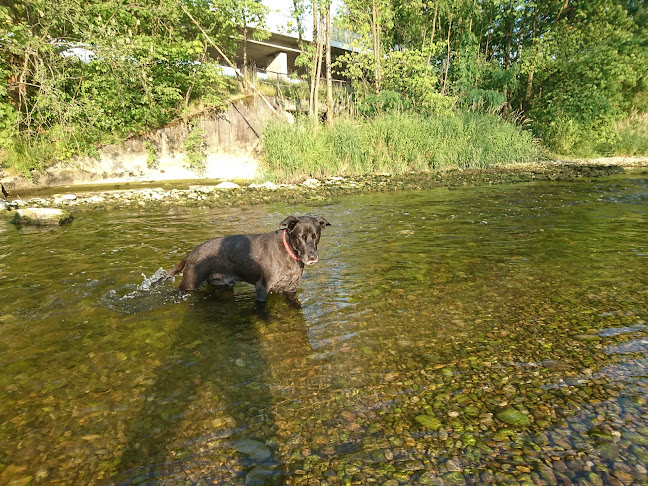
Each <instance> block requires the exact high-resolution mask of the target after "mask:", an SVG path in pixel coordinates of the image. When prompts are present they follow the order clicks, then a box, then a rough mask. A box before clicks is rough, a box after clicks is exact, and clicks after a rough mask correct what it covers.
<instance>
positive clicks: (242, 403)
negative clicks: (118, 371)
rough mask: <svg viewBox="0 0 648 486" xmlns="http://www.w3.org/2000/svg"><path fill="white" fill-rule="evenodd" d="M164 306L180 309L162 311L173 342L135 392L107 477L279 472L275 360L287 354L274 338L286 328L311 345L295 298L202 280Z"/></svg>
mask: <svg viewBox="0 0 648 486" xmlns="http://www.w3.org/2000/svg"><path fill="white" fill-rule="evenodd" d="M145 280H146V279H145ZM163 285H164V287H170V286H171V284H170V283H169V282H167V283H166V284H163ZM207 287H209V286H207ZM156 290H157V289H154V291H153V292H152V293H155V291H156ZM163 292H164V291H163ZM138 293H139V292H138ZM177 295H178V294H176V296H177ZM135 305H136V306H137V304H135ZM145 307H147V306H146V305H145ZM163 311H166V312H172V313H177V319H170V320H169V319H168V315H167V316H165V320H168V321H170V322H172V324H171V325H170V326H167V330H168V332H171V333H173V335H174V340H173V344H172V345H171V346H170V347H168V351H167V354H166V356H158V357H157V362H156V368H155V371H154V372H153V373H152V375H151V376H150V377H149V378H148V379H147V385H148V386H147V387H146V388H145V389H144V391H143V392H142V396H140V397H138V400H137V403H138V404H139V406H141V408H140V409H139V411H137V412H134V416H133V417H132V419H131V420H130V423H129V425H128V426H127V427H126V430H125V432H124V437H123V438H122V440H121V441H122V442H123V443H125V446H124V449H123V451H122V453H121V456H120V459H119V462H118V463H117V464H116V466H115V468H114V471H115V474H114V476H113V478H112V481H111V484H119V485H128V484H142V483H145V484H150V483H155V482H157V481H163V480H165V479H172V480H174V481H188V482H194V481H202V482H204V481H208V482H217V483H227V484H231V483H234V482H241V483H242V482H245V484H273V483H274V482H277V481H280V479H281V474H282V468H281V461H280V458H278V457H276V454H275V453H276V443H274V442H273V441H274V440H276V437H277V435H276V432H277V431H276V426H275V423H274V412H273V407H274V405H275V399H274V397H273V381H274V378H273V370H272V368H273V362H275V360H277V359H278V360H282V359H285V358H286V356H282V354H284V351H282V348H281V347H278V346H275V345H274V344H273V343H271V342H269V341H272V340H273V339H277V340H278V341H280V342H281V341H283V340H284V339H285V336H287V335H288V334H289V335H290V341H291V342H292V343H293V344H297V346H298V347H299V348H300V349H302V350H304V349H305V350H309V349H310V347H309V346H308V343H307V339H306V325H305V321H304V317H303V315H302V312H301V308H300V305H299V304H298V302H295V301H293V300H290V299H287V298H286V297H284V296H282V295H270V296H269V300H268V303H266V304H259V303H257V302H255V297H254V289H253V288H252V287H250V286H247V285H245V286H241V287H240V288H239V287H237V288H236V289H235V290H234V289H231V288H230V289H212V288H208V289H204V288H203V289H202V290H199V291H197V292H194V293H193V294H191V295H189V296H186V298H181V299H178V300H176V304H175V305H173V308H169V306H164V308H163ZM269 334H270V335H272V336H274V338H273V337H272V336H270V337H268V335H269ZM295 335H296V336H295ZM281 336H283V337H281ZM295 337H296V339H295ZM295 341H297V342H296V343H295ZM286 349H288V348H286ZM292 349H294V348H292ZM285 352H287V353H291V354H292V352H293V351H292V350H287V351H285Z"/></svg>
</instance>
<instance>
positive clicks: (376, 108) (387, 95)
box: [358, 90, 410, 116]
mask: <svg viewBox="0 0 648 486" xmlns="http://www.w3.org/2000/svg"><path fill="white" fill-rule="evenodd" d="M409 106H410V104H409V103H408V102H407V101H405V100H403V99H402V98H401V95H400V94H399V93H397V92H395V91H390V90H383V91H381V92H380V93H379V94H377V95H376V94H372V95H369V96H367V97H366V98H365V99H363V100H362V101H360V103H358V111H359V112H360V114H362V115H364V116H376V115H379V114H383V113H388V112H390V111H403V110H406V109H408V108H409Z"/></svg>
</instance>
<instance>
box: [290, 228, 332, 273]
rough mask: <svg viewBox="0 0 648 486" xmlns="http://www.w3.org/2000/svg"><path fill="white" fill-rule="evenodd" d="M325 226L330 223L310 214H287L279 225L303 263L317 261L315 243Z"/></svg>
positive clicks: (308, 263) (317, 241)
mask: <svg viewBox="0 0 648 486" xmlns="http://www.w3.org/2000/svg"><path fill="white" fill-rule="evenodd" d="M326 226H331V225H330V224H329V222H328V221H326V220H325V219H324V218H321V217H317V218H314V217H312V216H299V217H298V218H296V217H295V216H288V217H287V218H286V219H284V220H283V221H282V222H281V224H280V225H279V227H280V228H282V229H285V230H286V239H287V241H288V244H289V245H290V248H291V249H292V250H293V251H294V252H295V255H296V256H297V258H299V259H300V260H301V261H302V262H304V264H305V265H312V264H314V263H317V260H318V259H319V257H318V256H317V244H318V243H319V239H320V235H321V234H322V230H323V229H324V227H326Z"/></svg>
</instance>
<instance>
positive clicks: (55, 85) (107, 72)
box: [0, 0, 237, 166]
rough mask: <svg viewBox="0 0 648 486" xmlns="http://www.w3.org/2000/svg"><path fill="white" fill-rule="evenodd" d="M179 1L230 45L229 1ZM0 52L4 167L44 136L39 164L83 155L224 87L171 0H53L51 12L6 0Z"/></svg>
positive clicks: (37, 0)
mask: <svg viewBox="0 0 648 486" xmlns="http://www.w3.org/2000/svg"><path fill="white" fill-rule="evenodd" d="M183 5H184V6H185V7H186V8H187V9H189V10H190V11H191V12H192V15H193V16H194V17H195V18H197V19H198V20H199V22H200V23H201V24H202V25H204V26H205V28H206V29H207V30H208V32H209V35H210V36H211V37H212V38H213V39H214V40H215V42H218V43H219V44H220V45H221V46H223V48H225V50H227V51H228V52H230V51H231V50H232V49H233V48H234V47H235V43H234V42H233V40H232V34H234V33H235V32H237V31H236V21H235V19H236V16H235V15H234V13H235V12H236V11H237V10H236V9H237V4H236V3H235V2H226V1H218V2H211V1H210V0H202V1H198V2H193V1H192V2H183ZM0 58H1V59H2V61H3V62H2V68H1V69H0V76H1V77H2V79H1V85H2V88H0V111H2V112H7V111H9V112H10V113H11V116H10V117H8V118H7V117H5V118H3V123H2V126H1V127H0V133H6V132H7V131H8V130H9V132H10V133H11V139H10V142H11V144H13V145H15V147H14V149H12V150H7V157H6V158H5V161H4V163H5V165H20V166H24V165H25V164H27V165H29V162H28V159H25V156H26V154H27V153H28V152H29V150H31V147H34V146H35V145H38V146H40V145H42V144H47V143H48V142H49V143H50V144H51V145H52V146H53V150H48V151H46V152H45V153H42V154H41V155H45V156H47V158H46V159H44V160H42V161H41V163H44V164H48V163H52V162H54V161H56V160H64V159H66V158H68V157H70V156H71V155H73V154H75V153H87V152H90V151H91V150H92V148H91V147H92V146H93V144H97V143H105V142H110V141H114V140H119V139H121V138H124V137H126V136H127V135H129V134H132V133H137V132H140V131H143V130H146V129H149V128H152V127H156V126H159V125H161V124H164V123H166V122H168V121H169V120H171V119H172V118H174V117H176V116H178V115H179V114H180V113H181V112H182V111H183V110H184V109H185V108H186V107H187V106H188V104H189V102H190V101H191V100H194V99H200V100H201V103H202V104H212V105H218V104H220V103H221V102H222V97H223V95H224V93H225V91H226V82H225V81H223V76H222V75H221V70H220V67H219V66H218V64H217V63H216V60H214V59H213V58H211V57H210V56H208V53H207V43H206V42H205V41H204V39H203V37H202V34H200V32H199V31H198V29H197V28H196V27H195V26H194V25H193V24H192V23H191V22H190V21H189V20H188V19H187V18H185V16H184V14H183V12H182V9H181V8H179V4H178V1H177V0H160V1H156V2H150V1H149V0H135V1H133V2H128V3H124V2H121V1H119V0H110V1H99V0H90V1H88V2H80V1H79V0H61V1H59V2H57V8H56V9H53V8H51V5H50V3H49V2H46V1H45V0H27V1H24V2H23V1H21V2H19V1H17V0H12V1H10V2H9V3H8V6H5V7H0ZM5 87H8V89H6V88H5ZM6 120H9V121H8V122H7V121H6ZM8 123H9V124H11V127H10V129H8V128H7V126H6V125H7V124H8ZM1 137H2V136H0V140H6V138H7V137H6V136H5V137H4V139H3V138H1ZM35 139H38V143H37V144H34V143H33V140H35ZM37 152H39V153H40V151H37ZM32 158H33V157H32ZM14 159H15V160H14ZM34 166H35V165H34Z"/></svg>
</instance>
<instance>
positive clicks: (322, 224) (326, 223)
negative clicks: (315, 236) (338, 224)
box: [315, 216, 331, 229]
mask: <svg viewBox="0 0 648 486" xmlns="http://www.w3.org/2000/svg"><path fill="white" fill-rule="evenodd" d="M315 220H316V221H317V222H318V223H319V225H320V228H321V229H324V227H326V226H331V223H329V222H328V221H326V220H325V219H324V218H322V217H321V216H318V217H317V218H315Z"/></svg>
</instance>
